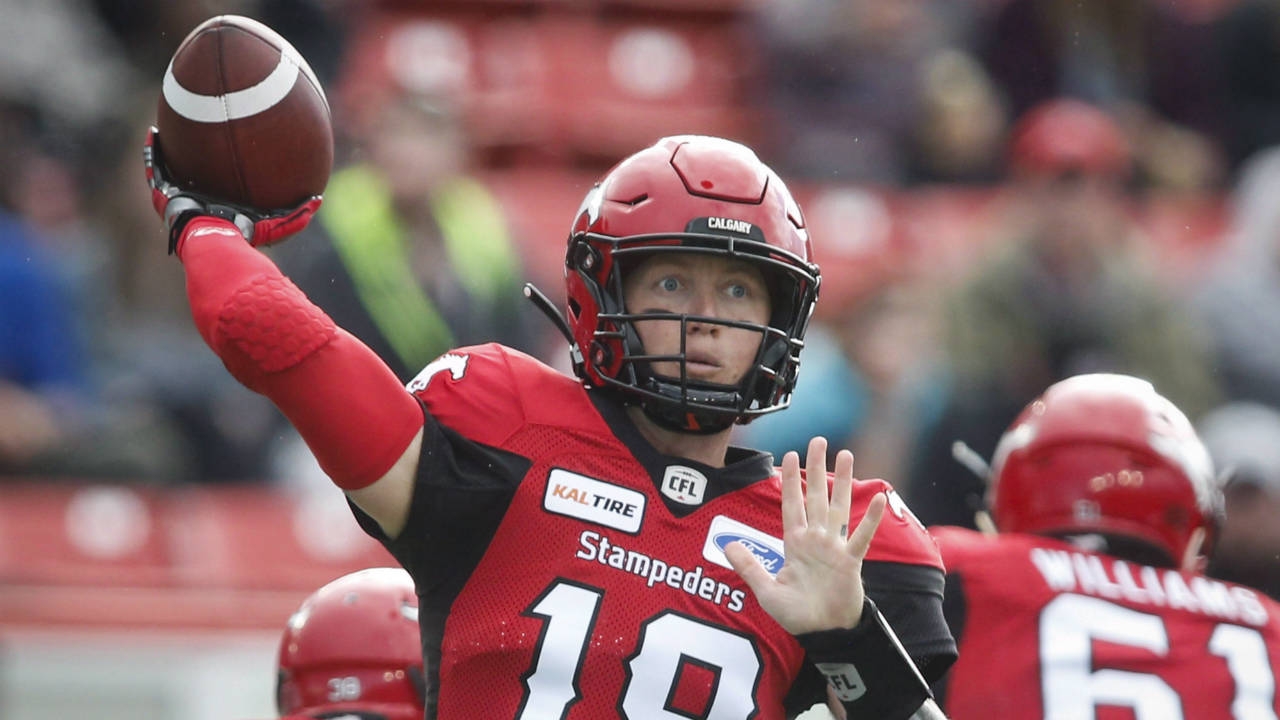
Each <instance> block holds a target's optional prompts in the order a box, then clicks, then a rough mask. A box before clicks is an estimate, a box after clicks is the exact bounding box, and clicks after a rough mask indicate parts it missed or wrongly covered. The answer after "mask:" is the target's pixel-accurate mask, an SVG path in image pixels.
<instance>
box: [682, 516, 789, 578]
mask: <svg viewBox="0 0 1280 720" xmlns="http://www.w3.org/2000/svg"><path fill="white" fill-rule="evenodd" d="M733 542H740V543H742V544H743V546H745V547H746V548H747V549H748V550H750V551H751V554H752V555H755V556H756V559H757V560H759V561H760V564H761V565H763V566H764V569H765V570H768V571H769V574H770V575H777V574H778V571H779V570H781V569H782V565H783V564H784V563H785V562H786V554H785V553H784V552H783V545H782V541H781V540H779V539H778V538H776V537H774V536H772V535H769V534H767V533H765V532H762V531H760V530H757V529H755V528H753V527H751V526H750V525H746V524H744V523H740V522H738V521H737V520H734V519H733V518H730V517H726V516H724V515H717V516H716V517H715V518H714V519H713V520H712V521H711V528H710V529H709V530H707V540H706V542H705V543H703V545H702V557H704V558H706V559H707V560H709V561H711V562H713V563H715V564H716V565H719V566H721V567H727V568H729V569H731V570H732V569H733V566H732V565H730V564H729V558H728V557H726V556H725V554H724V549H725V548H726V547H728V546H729V543H733Z"/></svg>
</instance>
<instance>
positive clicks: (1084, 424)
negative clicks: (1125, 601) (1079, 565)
mask: <svg viewBox="0 0 1280 720" xmlns="http://www.w3.org/2000/svg"><path fill="white" fill-rule="evenodd" d="M991 482H992V484H991V488H990V500H991V509H992V515H993V519H994V520H995V523H996V526H997V527H998V528H999V529H1000V530H1001V531H1002V532H1024V533H1036V534H1042V535H1077V534H1089V533H1096V534H1099V535H1102V536H1105V537H1107V538H1108V539H1113V538H1119V539H1121V541H1122V542H1123V541H1129V542H1134V541H1136V542H1137V543H1139V544H1140V546H1144V547H1147V548H1152V549H1155V550H1158V551H1159V552H1160V554H1161V555H1162V556H1167V560H1168V561H1169V562H1170V563H1172V564H1174V565H1180V564H1183V563H1186V562H1187V561H1188V560H1192V559H1194V558H1188V557H1187V551H1188V546H1189V545H1190V544H1191V540H1192V537H1193V535H1196V534H1198V531H1201V530H1202V531H1203V532H1204V533H1205V538H1204V545H1203V546H1202V549H1204V550H1206V551H1207V549H1208V547H1209V544H1210V542H1211V541H1212V534H1213V531H1214V529H1215V525H1216V522H1217V519H1218V517H1219V514H1220V513H1221V507H1222V501H1221V495H1220V490H1219V488H1218V486H1217V483H1216V482H1215V480H1214V477H1213V467H1212V464H1211V461H1210V459H1209V454H1208V451H1207V450H1206V449H1205V447H1204V445H1203V444H1202V443H1201V442H1200V439H1199V437H1197V436H1196V433H1195V430H1194V429H1193V428H1192V426H1191V423H1190V421H1188V420H1187V417H1186V416H1185V415H1183V414H1182V411H1180V410H1179V409H1178V408H1177V407H1175V406H1174V404H1173V403H1171V402H1169V400H1167V399H1165V398H1164V397H1163V396H1161V395H1160V394H1158V393H1157V392H1156V390H1155V388H1154V387H1152V386H1151V384H1150V383H1148V382H1146V381H1145V380H1140V379H1138V378H1135V377H1130V376H1127V375H1111V374H1092V375H1077V376H1075V377H1071V378H1068V379H1066V380H1063V381H1061V382H1058V383H1055V384H1054V385H1052V386H1050V387H1049V389H1048V390H1046V391H1045V392H1044V394H1043V395H1041V396H1040V397H1039V398H1037V399H1036V400H1034V401H1033V402H1031V404H1030V405H1028V406H1027V407H1026V408H1025V409H1024V410H1023V411H1022V413H1021V414H1020V415H1019V416H1018V417H1017V419H1016V420H1014V422H1013V424H1012V425H1011V426H1010V427H1009V429H1008V430H1007V431H1006V432H1005V434H1004V436H1003V437H1001V439H1000V442H999V444H998V445H997V446H996V451H995V457H994V459H993V461H992V468H991ZM1161 559H1164V558H1161Z"/></svg>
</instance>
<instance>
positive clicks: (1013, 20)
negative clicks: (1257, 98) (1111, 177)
mask: <svg viewBox="0 0 1280 720" xmlns="http://www.w3.org/2000/svg"><path fill="white" fill-rule="evenodd" d="M1188 4H1189V5H1190V3H1188ZM981 35H982V38H981V39H980V40H979V44H980V46H981V50H980V54H981V56H982V59H983V61H984V63H985V65H986V68H987V70H988V71H989V72H990V73H991V76H992V77H993V78H994V79H995V81H996V84H997V85H999V87H1000V88H1001V90H1003V91H1004V93H1005V96H1006V98H1007V100H1008V101H1009V103H1010V110H1011V111H1012V112H1013V114H1014V116H1015V117H1021V116H1022V115H1023V114H1025V113H1026V112H1027V111H1029V110H1030V109H1031V108H1033V107H1035V106H1037V105H1039V104H1041V103H1044V102H1047V101H1049V100H1052V99H1053V98H1055V97H1073V98H1078V99H1080V100H1083V101H1085V102H1089V103H1092V104H1096V105H1099V106H1102V107H1108V108H1113V109H1116V110H1117V111H1121V110H1122V111H1123V112H1122V115H1123V116H1124V118H1125V124H1126V125H1129V126H1131V130H1132V132H1131V136H1132V137H1133V138H1134V139H1135V145H1134V147H1133V148H1131V154H1132V160H1133V163H1134V167H1135V170H1136V171H1137V174H1138V176H1139V177H1140V178H1141V179H1143V180H1144V181H1147V182H1149V183H1151V184H1155V185H1166V184H1173V185H1176V186H1177V187H1187V186H1188V185H1190V186H1192V187H1204V186H1206V185H1209V184H1211V183H1213V182H1215V181H1216V180H1217V176H1218V172H1219V171H1218V157H1217V156H1218V150H1217V148H1216V146H1215V145H1214V144H1213V143H1212V142H1210V140H1209V138H1210V137H1212V136H1213V135H1214V134H1215V132H1216V130H1217V128H1218V126H1219V125H1220V123H1221V108H1222V103H1221V102H1220V97H1221V96H1220V95H1219V94H1218V92H1217V90H1218V74H1217V67H1218V59H1217V54H1216V51H1215V47H1214V45H1213V42H1212V34H1211V33H1210V32H1209V30H1208V26H1207V25H1205V24H1203V23H1202V22H1201V18H1200V17H1197V16H1195V15H1194V13H1193V12H1191V11H1186V10H1183V9H1182V8H1181V7H1180V5H1179V3H1166V2H1153V1H1152V0H1009V2H1006V3H1004V4H1002V5H1001V6H1000V8H999V9H998V10H996V11H995V13H994V14H993V15H992V16H991V17H990V20H989V22H987V23H986V24H985V26H984V28H983V31H982V33H981ZM1174 147H1176V149H1177V151H1176V152H1172V151H1171V150H1172V149H1173V148H1174Z"/></svg>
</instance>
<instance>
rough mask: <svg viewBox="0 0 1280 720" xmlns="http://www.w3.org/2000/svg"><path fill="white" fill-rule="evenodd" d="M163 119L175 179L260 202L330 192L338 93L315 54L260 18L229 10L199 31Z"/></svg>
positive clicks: (274, 205)
mask: <svg viewBox="0 0 1280 720" xmlns="http://www.w3.org/2000/svg"><path fill="white" fill-rule="evenodd" d="M156 126H157V127H158V128H159V129H160V148H161V150H162V151H163V152H164V158H165V163H166V165H167V166H168V169H169V173H170V175H172V179H173V180H174V182H176V183H178V184H180V185H181V186H182V187H183V188H185V189H189V190H192V191H194V192H197V193H201V194H203V195H207V196H210V197H213V198H217V199H218V200H222V201H224V202H229V203H234V204H237V205H245V206H248V207H252V208H256V209H259V210H278V209H285V208H291V207H293V206H295V205H297V204H299V203H300V202H302V201H303V200H305V199H306V198H307V197H309V196H311V195H319V194H321V193H322V192H324V187H325V184H326V183H328V182H329V172H330V171H331V170H332V168H333V126H332V123H331V120H330V117H329V103H328V101H327V100H326V99H325V95H324V90H323V89H322V88H321V87H320V82H319V81H318V80H316V76H315V73H313V72H312V71H311V68H310V66H308V65H307V61H306V60H304V59H303V58H302V56H301V55H299V54H298V51H297V50H295V49H294V48H293V46H292V45H290V44H289V43H288V41H286V40H285V39H284V38H283V37H281V36H280V35H279V33H277V32H276V31H274V30H272V29H271V28H269V27H267V26H266V25H263V24H262V23H260V22H258V21H257V20H251V19H249V18H246V17H240V16H237V15H220V16H218V17H215V18H211V19H209V20H206V21H205V22H203V23H201V24H200V26H199V27H197V28H196V29H195V30H192V31H191V34H189V35H187V37H186V39H184V40H183V41H182V44H181V45H179V46H178V50H177V52H175V53H174V54H173V59H172V60H171V61H170V62H169V68H168V70H166V71H165V74H164V87H163V90H162V92H161V94H160V107H159V110H158V111H157V116H156Z"/></svg>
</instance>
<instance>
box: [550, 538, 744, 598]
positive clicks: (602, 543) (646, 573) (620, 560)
mask: <svg viewBox="0 0 1280 720" xmlns="http://www.w3.org/2000/svg"><path fill="white" fill-rule="evenodd" d="M578 544H579V545H581V546H582V548H581V549H580V550H578V551H577V552H576V553H574V557H576V558H578V559H580V560H586V561H589V562H598V563H600V564H601V565H606V566H608V567H611V568H614V569H616V570H621V571H623V572H627V573H631V574H632V575H637V576H639V577H642V578H645V582H646V583H647V584H648V586H649V587H653V586H654V585H659V584H663V585H666V586H668V587H671V588H675V589H676V590H682V591H684V592H686V593H688V594H690V595H693V596H696V597H699V598H702V599H703V600H707V601H710V602H712V603H715V604H716V605H724V606H725V607H726V608H728V609H729V610H732V611H733V612H740V611H741V610H742V604H743V601H744V600H746V597H747V593H746V591H745V590H738V589H734V588H732V587H730V586H728V585H726V584H724V583H722V582H720V581H719V580H716V579H715V578H711V577H707V576H706V570H705V569H704V568H703V567H702V566H701V565H696V566H694V568H693V569H692V570H688V569H685V568H682V567H680V566H679V565H672V564H670V563H668V562H666V561H664V560H659V559H658V558H655V557H650V556H649V555H646V554H644V553H641V552H636V551H634V550H627V549H626V548H623V547H621V546H619V545H616V544H614V543H612V542H610V541H609V538H607V537H605V536H604V535H601V534H600V533H598V532H594V531H591V530H583V531H582V534H581V535H579V536H578ZM726 599H728V604H727V605H725V600H726Z"/></svg>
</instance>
